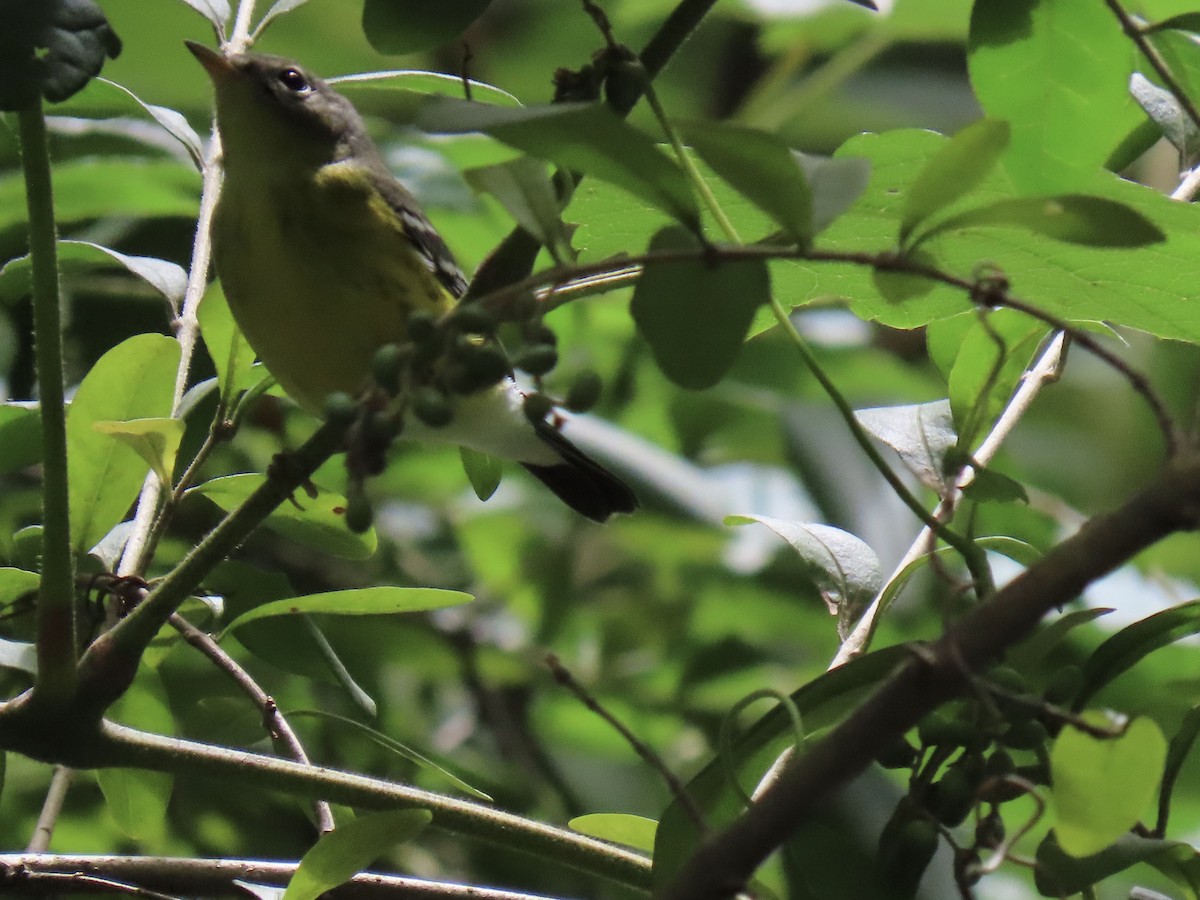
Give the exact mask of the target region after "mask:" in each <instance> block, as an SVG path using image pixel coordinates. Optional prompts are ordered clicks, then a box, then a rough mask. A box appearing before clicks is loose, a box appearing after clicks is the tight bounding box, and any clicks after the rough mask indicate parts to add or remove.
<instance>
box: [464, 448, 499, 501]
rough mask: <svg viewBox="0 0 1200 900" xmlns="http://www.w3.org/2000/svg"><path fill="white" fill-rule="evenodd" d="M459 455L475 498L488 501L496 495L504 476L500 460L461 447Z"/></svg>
mask: <svg viewBox="0 0 1200 900" xmlns="http://www.w3.org/2000/svg"><path fill="white" fill-rule="evenodd" d="M458 453H459V456H460V457H461V458H462V464H463V471H464V472H466V473H467V479H468V480H469V481H470V482H471V488H472V489H473V490H474V491H475V496H476V497H478V498H479V499H480V500H487V499H488V498H489V497H491V496H492V494H494V493H496V488H498V487H500V478H501V476H502V475H503V474H504V467H503V465H502V464H501V463H500V460H499V459H497V458H496V457H494V456H491V455H490V454H487V453H480V452H479V451H478V450H472V449H471V448H470V447H459V448H458Z"/></svg>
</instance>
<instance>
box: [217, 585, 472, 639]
mask: <svg viewBox="0 0 1200 900" xmlns="http://www.w3.org/2000/svg"><path fill="white" fill-rule="evenodd" d="M473 599H475V598H474V597H472V596H471V595H470V594H465V593H463V592H462V591H448V590H442V589H441V588H406V587H390V586H386V587H373V588H358V589H356V590H349V591H327V592H325V593H323V594H308V595H306V596H304V597H289V598H287V599H285V600H272V601H271V602H270V603H263V604H262V605H261V606H256V607H254V608H253V609H250V610H248V611H246V612H244V613H242V614H241V615H240V616H238V617H237V618H236V619H234V620H233V621H232V622H230V623H229V624H228V625H226V626H225V631H227V632H228V631H235V630H237V629H238V628H241V627H242V626H243V625H245V624H247V623H249V622H255V621H258V620H259V619H269V618H271V617H273V616H296V615H309V614H313V613H326V614H328V615H335V616H390V615H395V614H396V613H410V612H425V611H427V610H431V609H444V608H445V607H447V606H458V605H459V604H462V603H469V602H471V601H472V600H473Z"/></svg>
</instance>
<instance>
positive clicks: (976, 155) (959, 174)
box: [900, 119, 1010, 244]
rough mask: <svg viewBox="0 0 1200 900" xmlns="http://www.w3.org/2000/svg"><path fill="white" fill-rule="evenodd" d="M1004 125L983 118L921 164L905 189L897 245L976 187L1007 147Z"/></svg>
mask: <svg viewBox="0 0 1200 900" xmlns="http://www.w3.org/2000/svg"><path fill="white" fill-rule="evenodd" d="M1009 133H1010V132H1009V127H1008V123H1007V122H1002V121H999V120H997V119H984V120H982V121H980V122H975V123H974V124H972V125H968V126H967V127H966V128H964V129H963V130H962V131H960V132H959V133H958V134H956V135H955V136H954V137H953V138H951V139H950V142H949V143H948V144H946V145H945V146H944V147H942V149H941V150H939V151H938V152H937V153H936V154H935V155H934V157H933V158H932V159H931V160H929V162H927V163H926V164H925V167H924V168H923V169H922V170H921V172H920V174H919V175H917V180H916V181H914V182H913V184H912V186H911V187H910V188H909V189H908V194H907V196H906V198H905V203H904V211H903V213H902V214H901V217H900V243H901V244H905V243H907V242H908V239H909V237H910V236H911V235H912V232H913V229H914V228H916V227H917V226H918V225H920V224H921V223H923V222H924V221H925V220H926V219H928V218H929V217H930V216H932V215H933V214H934V213H936V212H938V211H939V210H942V209H944V208H945V207H947V206H949V205H950V204H951V203H953V202H954V201H955V200H957V199H958V198H959V197H962V196H963V195H964V194H967V193H969V192H970V191H971V190H973V189H974V188H976V187H978V186H979V184H980V183H981V182H982V181H983V179H984V177H985V176H987V174H988V173H989V172H991V170H992V169H993V168H994V167H995V165H996V163H997V162H999V160H1000V155H1001V154H1002V153H1003V152H1004V149H1005V148H1006V147H1007V146H1008V139H1009Z"/></svg>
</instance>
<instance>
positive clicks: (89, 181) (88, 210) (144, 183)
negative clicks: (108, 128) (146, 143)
mask: <svg viewBox="0 0 1200 900" xmlns="http://www.w3.org/2000/svg"><path fill="white" fill-rule="evenodd" d="M199 196H200V178H199V175H198V174H197V172H196V170H195V169H192V168H189V167H187V166H181V165H180V164H179V163H178V162H175V161H174V160H171V161H158V160H155V161H146V160H130V159H87V160H79V161H74V162H62V163H58V164H56V165H55V167H54V215H55V219H56V220H57V221H58V225H59V227H60V228H62V227H63V226H66V225H72V224H77V223H79V222H82V221H86V220H90V219H100V218H108V217H111V216H134V217H137V216H141V217H146V218H150V217H155V216H176V217H179V218H182V219H194V218H195V217H196V201H197V198H198V197H199ZM25 215H26V213H25V182H24V180H23V179H22V177H21V175H20V173H19V172H15V173H14V172H7V173H5V174H3V175H0V232H2V231H5V230H7V229H9V228H13V227H15V226H18V225H21V226H24V224H25Z"/></svg>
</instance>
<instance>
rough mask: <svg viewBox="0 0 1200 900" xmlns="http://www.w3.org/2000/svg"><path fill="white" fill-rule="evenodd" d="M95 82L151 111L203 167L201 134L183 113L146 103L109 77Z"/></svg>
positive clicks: (196, 162) (165, 129)
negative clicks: (118, 92)
mask: <svg viewBox="0 0 1200 900" xmlns="http://www.w3.org/2000/svg"><path fill="white" fill-rule="evenodd" d="M95 83H96V84H99V85H106V86H108V87H111V88H113V89H114V90H117V91H120V92H121V93H123V94H125V95H126V96H128V97H130V98H132V99H133V100H134V102H136V103H137V105H138V106H140V107H141V108H142V109H144V110H145V111H146V112H147V113H149V115H150V117H151V118H152V119H154V121H155V122H157V123H158V124H159V125H161V126H162V127H163V130H164V131H166V132H167V134H169V135H171V137H173V138H175V140H177V141H179V143H181V144H182V145H183V147H184V149H185V150H187V152H188V156H190V157H191V158H192V162H194V163H195V164H196V168H197V169H203V167H204V147H203V142H202V141H201V140H200V135H198V134H197V133H196V130H195V129H194V128H192V126H191V125H190V124H188V120H187V119H186V118H184V116H183V114H182V113H179V112H176V111H175V110H173V109H169V108H167V107H165V106H156V105H155V104H153V103H146V102H145V101H144V100H142V98H141V97H139V96H138V95H137V94H135V93H134V92H133V91H131V90H129V88H127V87H125V86H124V85H121V84H117V83H116V82H115V81H109V80H108V79H107V78H97V79H96V81H95Z"/></svg>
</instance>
